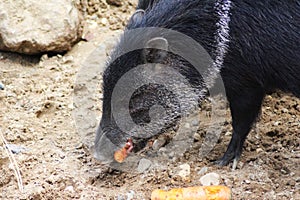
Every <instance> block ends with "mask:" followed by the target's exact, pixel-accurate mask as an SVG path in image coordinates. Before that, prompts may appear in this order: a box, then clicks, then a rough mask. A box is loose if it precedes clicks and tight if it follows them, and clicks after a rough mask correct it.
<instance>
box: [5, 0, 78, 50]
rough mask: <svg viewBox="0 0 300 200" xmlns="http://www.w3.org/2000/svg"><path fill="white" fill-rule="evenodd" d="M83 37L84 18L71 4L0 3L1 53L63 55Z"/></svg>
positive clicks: (68, 0) (47, 0)
mask: <svg viewBox="0 0 300 200" xmlns="http://www.w3.org/2000/svg"><path fill="white" fill-rule="evenodd" d="M81 34H82V28H81V16H80V13H79V12H78V10H77V8H76V7H75V6H74V4H73V2H72V0H39V1H37V0H22V1H19V0H16V1H15V0H14V1H12V0H1V1H0V50H4V51H14V52H19V53H25V54H37V53H41V52H63V51H67V50H69V49H70V48H71V47H72V45H73V44H74V43H75V42H76V41H78V39H80V37H81Z"/></svg>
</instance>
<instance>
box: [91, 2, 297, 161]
mask: <svg viewBox="0 0 300 200" xmlns="http://www.w3.org/2000/svg"><path fill="white" fill-rule="evenodd" d="M138 8H139V9H142V12H141V11H138V12H137V13H135V14H134V15H133V17H132V18H131V20H130V21H129V23H128V26H127V27H126V30H125V33H124V35H126V31H128V30H134V29H136V28H145V27H161V28H165V29H171V30H174V31H178V32H180V33H182V34H184V35H187V36H188V37H191V38H193V39H194V40H195V41H197V42H198V43H199V44H200V45H201V46H202V47H203V48H204V49H205V50H206V51H207V52H208V53H209V55H210V56H211V58H212V59H213V60H217V61H219V62H216V63H217V64H216V65H213V66H212V67H217V68H218V70H220V74H221V77H222V80H223V83H224V86H225V90H226V96H227V99H228V102H229V106H230V111H231V115H232V127H233V135H232V138H231V141H230V143H229V146H228V148H227V151H226V152H225V154H224V156H223V157H222V158H221V159H220V160H218V162H217V163H218V164H219V165H227V164H228V163H229V162H230V161H231V160H233V159H234V160H235V161H237V160H238V159H239V157H240V155H241V152H242V147H243V144H244V141H245V139H246V137H247V135H248V133H249V131H250V129H251V126H252V124H253V122H254V121H255V119H256V118H257V116H258V114H259V112H260V109H261V104H262V101H263V98H264V96H265V94H266V93H269V92H272V91H275V90H282V91H284V92H288V93H292V94H293V95H295V96H296V97H300V23H299V22H300V1H299V0H288V1H278V0H258V1H253V0H232V1H230V0H202V1H194V0H172V1H169V0H159V1H155V0H152V1H151V0H150V1H147V0H141V1H140V3H139V6H138ZM226 12H227V13H226ZM146 35H147V34H146V33H145V34H140V35H138V36H136V35H135V36H134V37H132V38H130V37H129V38H130V39H128V38H127V39H128V40H130V41H126V40H125V39H121V40H120V42H119V44H118V45H117V47H116V49H115V51H114V52H113V53H112V55H111V60H110V62H108V66H107V68H106V70H105V72H104V76H103V81H104V84H103V95H104V96H103V116H102V119H101V122H100V125H99V128H98V130H97V136H96V140H95V149H96V157H97V158H98V159H100V160H102V161H111V160H112V159H113V152H114V150H115V149H114V148H116V147H111V145H109V144H111V143H113V144H115V145H116V146H119V147H122V145H124V144H125V143H126V139H127V138H128V137H131V136H130V135H128V133H124V132H123V131H122V130H121V129H120V128H119V127H118V126H117V123H116V119H115V118H114V116H113V114H112V93H113V90H114V87H115V85H116V84H117V82H118V80H120V79H121V77H122V76H124V74H126V73H127V72H129V71H130V70H132V69H133V68H134V67H136V66H138V65H140V64H144V63H162V64H167V65H168V66H170V67H171V68H173V69H174V70H177V71H179V72H180V73H181V74H183V76H184V77H186V78H187V79H188V81H189V82H190V83H191V86H192V87H194V88H195V89H196V90H201V88H203V87H206V86H205V83H203V78H202V76H201V74H199V73H198V72H197V70H195V69H194V68H193V66H191V63H189V62H188V61H187V60H185V59H184V58H182V57H180V56H179V55H175V54H173V53H170V52H168V51H167V50H168V48H167V47H168V42H169V41H168V40H167V39H165V38H164V36H163V35H161V37H158V38H152V39H147V40H148V41H144V40H143V38H145V37H146ZM178 42H180V41H178ZM129 43H130V44H135V43H136V44H139V43H144V46H145V49H137V50H133V51H130V52H126V53H124V55H121V56H119V55H120V54H119V53H118V52H122V50H123V49H126V47H125V46H126V44H129ZM149 44H150V45H149ZM157 46H158V47H159V49H158V50H157V49H156V47H157ZM149 47H150V48H149ZM124 52H125V51H124ZM116 55H118V56H119V57H117V56H116ZM157 70H158V71H159V70H161V68H158V69H157ZM140 76H141V78H143V74H142V73H140ZM123 87H124V88H126V87H128V85H123ZM182 93H183V94H184V95H183V96H181V97H180V98H183V99H181V100H183V102H186V103H189V102H190V101H191V99H190V98H189V97H188V91H184V90H183V91H182ZM200 96H201V95H200ZM200 96H199V98H200ZM178 98H179V97H178V96H176V95H175V94H174V93H172V91H168V89H166V88H165V87H163V86H160V85H156V84H148V85H146V86H144V87H140V88H139V89H138V90H137V91H136V92H134V94H133V95H132V96H131V100H130V102H129V112H130V116H131V118H132V120H133V121H134V122H135V123H136V124H139V125H141V126H143V125H145V124H147V123H149V122H150V121H151V117H150V114H151V112H150V111H151V107H152V106H153V105H157V104H158V105H162V106H163V108H164V109H165V110H166V115H167V117H166V118H165V121H164V124H165V127H170V126H174V124H176V119H177V118H178V116H179V117H180V110H181V109H183V108H182V107H180V106H181V105H179V104H178V103H177V100H178ZM120 102H121V101H120ZM149 113H150V114H149ZM174 113H175V114H174ZM178 113H179V114H178ZM177 114H178V115H177ZM168 116H169V117H168ZM124 120H125V119H124ZM163 130H164V129H163ZM133 139H134V143H135V144H134V145H136V146H138V147H139V146H143V142H140V141H143V140H139V138H138V137H136V138H134V137H133ZM137 144H138V145H137ZM136 146H135V147H134V148H136Z"/></svg>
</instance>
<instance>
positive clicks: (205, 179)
mask: <svg viewBox="0 0 300 200" xmlns="http://www.w3.org/2000/svg"><path fill="white" fill-rule="evenodd" d="M220 179H221V177H220V175H219V174H217V173H214V172H212V173H208V174H206V175H204V176H202V177H201V178H200V183H201V184H202V185H203V186H210V185H219V184H220Z"/></svg>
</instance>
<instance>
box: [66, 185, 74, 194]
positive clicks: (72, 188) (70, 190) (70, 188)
mask: <svg viewBox="0 0 300 200" xmlns="http://www.w3.org/2000/svg"><path fill="white" fill-rule="evenodd" d="M65 191H69V192H72V193H73V192H75V190H74V187H73V186H71V185H70V186H68V187H66V188H65Z"/></svg>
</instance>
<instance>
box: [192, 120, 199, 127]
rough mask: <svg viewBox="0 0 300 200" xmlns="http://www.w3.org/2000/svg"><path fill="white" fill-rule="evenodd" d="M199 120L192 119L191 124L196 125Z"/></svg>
mask: <svg viewBox="0 0 300 200" xmlns="http://www.w3.org/2000/svg"><path fill="white" fill-rule="evenodd" d="M199 123H200V122H199V120H198V119H194V120H193V121H192V126H198V125H199Z"/></svg>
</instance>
